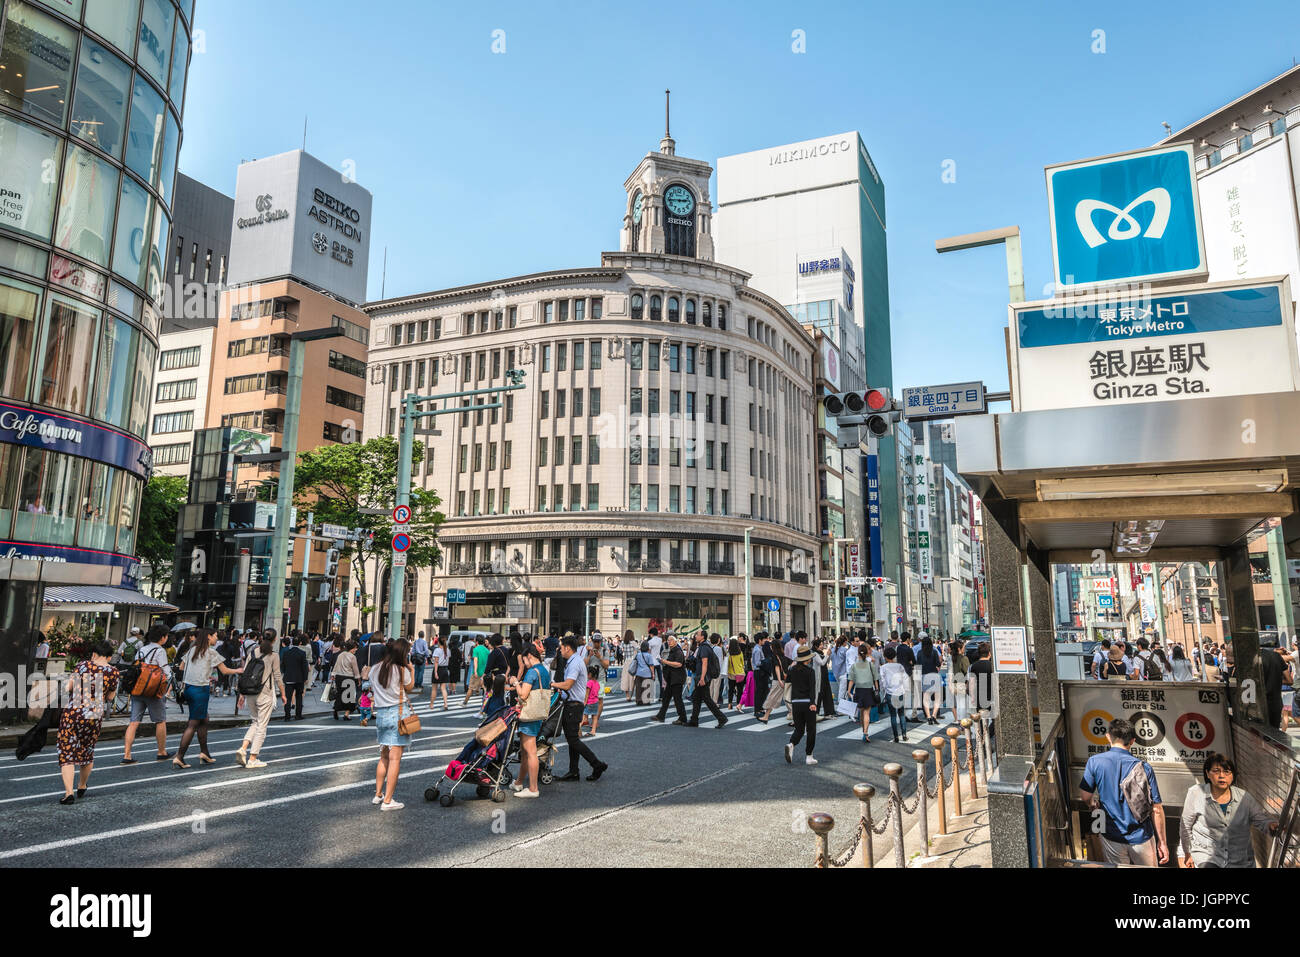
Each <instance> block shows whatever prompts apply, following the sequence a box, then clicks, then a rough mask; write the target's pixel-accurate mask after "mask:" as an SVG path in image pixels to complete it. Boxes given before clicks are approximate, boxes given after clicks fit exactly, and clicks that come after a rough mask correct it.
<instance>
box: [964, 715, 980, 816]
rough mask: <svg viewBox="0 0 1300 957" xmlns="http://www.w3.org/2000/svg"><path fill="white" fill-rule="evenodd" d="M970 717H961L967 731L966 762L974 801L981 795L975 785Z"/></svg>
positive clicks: (971, 797) (971, 796)
mask: <svg viewBox="0 0 1300 957" xmlns="http://www.w3.org/2000/svg"><path fill="white" fill-rule="evenodd" d="M971 723H972V722H971V719H970V718H962V719H961V727H962V731H964V732H965V733H966V764H967V771H968V772H969V774H970V799H971V800H972V801H974V800H975V799H976V798H977V797H979V796H980V795H979V790H978V789H977V788H976V787H975V749H974V748H973V747H972V746H971V743H972V738H971V736H970V726H971Z"/></svg>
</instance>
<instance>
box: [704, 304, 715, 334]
mask: <svg viewBox="0 0 1300 957" xmlns="http://www.w3.org/2000/svg"><path fill="white" fill-rule="evenodd" d="M704 324H705V325H706V326H708V327H709V328H713V303H711V302H706V303H705V304H704Z"/></svg>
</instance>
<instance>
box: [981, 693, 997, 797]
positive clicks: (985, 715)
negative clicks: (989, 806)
mask: <svg viewBox="0 0 1300 957" xmlns="http://www.w3.org/2000/svg"><path fill="white" fill-rule="evenodd" d="M980 727H981V728H982V729H983V732H984V733H983V734H982V735H981V737H982V738H983V739H984V742H983V750H984V783H985V784H986V785H987V784H988V783H989V775H990V774H991V773H992V772H993V767H994V765H993V745H992V744H991V743H990V742H989V737H990V735H989V732H990V730H991V729H992V727H993V714H992V712H990V711H981V712H980Z"/></svg>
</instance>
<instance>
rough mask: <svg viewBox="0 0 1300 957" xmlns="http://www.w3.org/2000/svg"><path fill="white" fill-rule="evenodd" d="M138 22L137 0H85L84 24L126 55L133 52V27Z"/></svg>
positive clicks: (138, 8) (138, 5) (138, 6)
mask: <svg viewBox="0 0 1300 957" xmlns="http://www.w3.org/2000/svg"><path fill="white" fill-rule="evenodd" d="M139 22H140V4H139V3H138V2H137V0H86V26H88V27H90V29H92V30H94V31H95V32H96V33H98V34H99V35H100V36H101V37H103V38H104V39H105V40H108V41H110V42H111V43H113V44H115V45H116V46H117V48H118V49H119V50H121V51H122V52H123V53H125V54H126V55H127V56H128V57H130V56H131V54H132V53H134V52H135V27H136V24H137V23H139Z"/></svg>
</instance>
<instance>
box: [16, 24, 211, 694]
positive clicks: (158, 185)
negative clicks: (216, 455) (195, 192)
mask: <svg viewBox="0 0 1300 957" xmlns="http://www.w3.org/2000/svg"><path fill="white" fill-rule="evenodd" d="M193 13H194V3H193V0H183V2H180V3H174V2H172V0H44V2H40V3H29V2H21V0H6V2H5V3H4V4H3V17H2V18H0V31H2V32H0V670H3V671H5V672H9V673H12V672H14V671H16V669H17V667H18V666H20V665H23V664H30V656H31V654H32V649H33V648H34V645H35V634H36V632H35V628H36V627H37V623H38V621H39V612H40V610H41V607H42V603H43V601H45V602H48V601H49V600H50V599H51V596H52V594H53V593H54V590H55V586H77V587H78V588H79V589H81V597H84V598H90V597H95V598H97V599H99V602H100V603H114V604H144V603H146V602H144V601H143V600H142V599H141V598H140V596H138V593H136V592H134V589H132V588H131V587H130V586H132V585H133V584H134V581H135V578H136V575H137V572H138V563H137V561H136V559H135V557H134V556H135V534H136V529H137V527H138V525H139V515H138V508H139V502H140V495H141V489H142V488H143V486H144V482H145V480H146V478H147V477H148V475H149V473H150V470H151V468H152V459H151V455H150V452H149V447H148V446H147V445H146V444H145V441H144V440H145V436H146V434H147V430H148V415H149V400H150V388H151V385H152V380H153V369H154V360H155V356H156V354H157V337H158V332H159V322H160V315H161V313H160V311H159V309H158V308H157V306H158V302H159V300H160V297H161V287H162V273H163V263H164V262H165V261H166V259H167V251H168V245H169V242H170V234H171V222H172V213H171V207H172V202H173V198H174V197H173V189H174V185H175V179H176V155H177V151H178V150H179V148H180V140H181V110H182V104H183V101H184V94H185V80H186V72H187V70H188V66H189V54H190V24H191V18H192V16H193ZM112 589H121V590H120V591H113V590H112ZM92 590H93V596H92V594H91V593H92ZM59 592H60V594H59V596H58V597H60V598H67V597H69V596H70V594H71V593H70V592H69V591H68V590H67V589H65V588H63V587H60V588H59ZM73 597H75V596H73ZM120 625H121V627H122V628H125V625H126V622H125V621H122V622H120Z"/></svg>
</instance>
